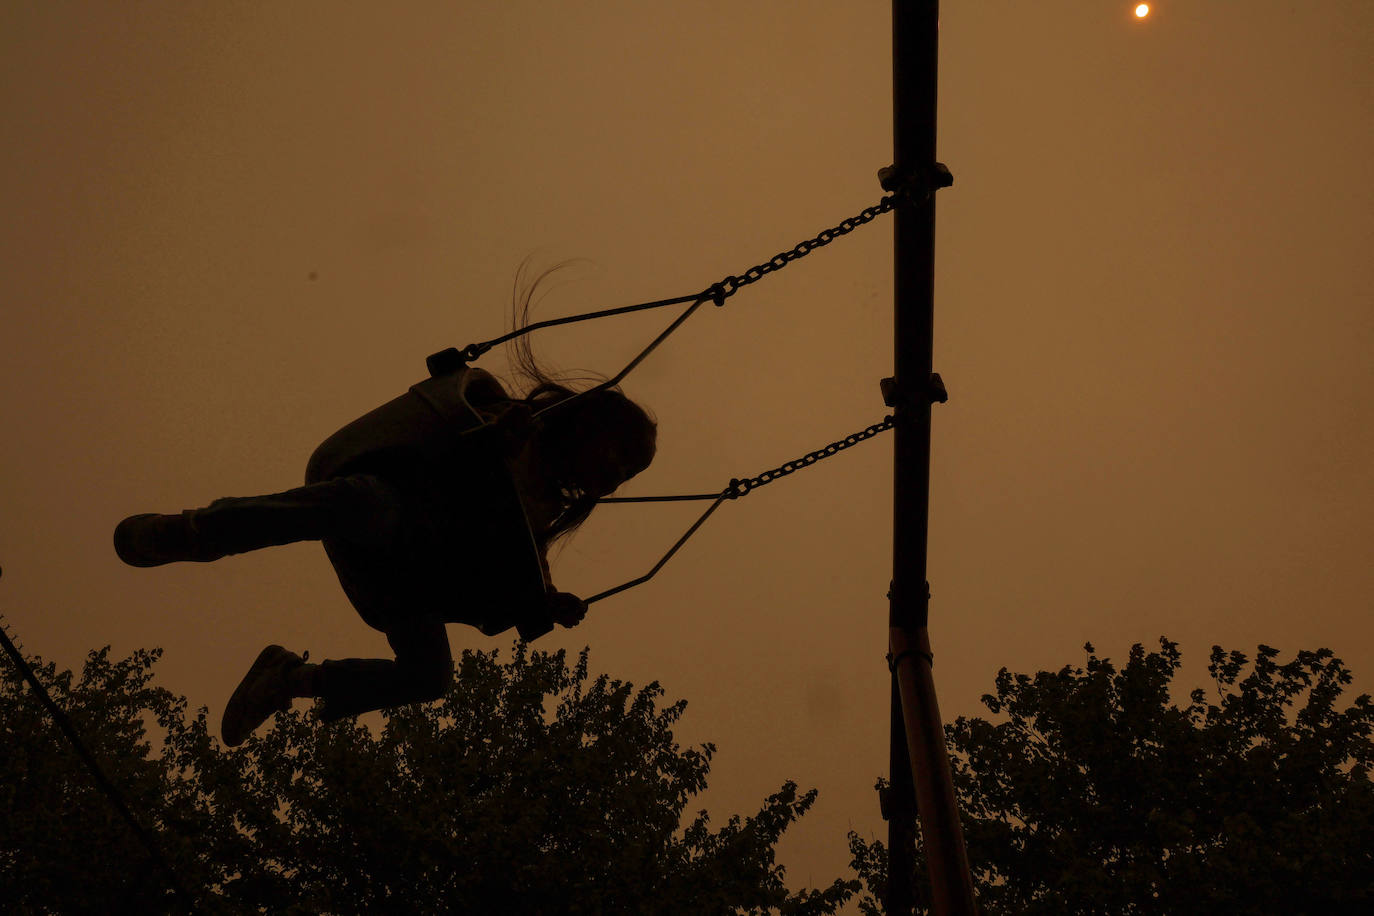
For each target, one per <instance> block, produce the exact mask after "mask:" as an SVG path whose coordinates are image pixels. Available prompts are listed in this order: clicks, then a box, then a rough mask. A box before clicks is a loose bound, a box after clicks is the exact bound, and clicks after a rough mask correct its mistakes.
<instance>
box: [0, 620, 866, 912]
mask: <svg viewBox="0 0 1374 916" xmlns="http://www.w3.org/2000/svg"><path fill="white" fill-rule="evenodd" d="M498 654H499V653H498V652H495V651H493V652H489V653H484V652H471V651H469V652H465V653H464V655H463V657H462V659H461V662H460V664H459V666H458V672H457V677H456V679H455V684H454V686H453V688H452V689H451V691H450V692H449V694H448V695H447V697H446V698H445V699H444V700H443V701H442V702H441V703H438V704H433V705H427V706H411V707H406V708H403V709H396V710H390V711H388V712H386V713H384V724H383V727H382V728H381V729H380V731H379V732H378V733H377V734H375V735H374V734H373V733H372V732H371V731H369V729H368V728H366V727H364V726H362V725H359V724H357V723H349V722H342V723H333V724H329V725H324V724H321V723H320V722H319V720H318V719H317V718H316V717H315V716H314V714H313V713H311V712H310V711H293V712H290V713H287V714H282V715H279V716H278V717H277V719H276V724H275V725H274V726H273V727H272V728H271V729H270V730H268V731H266V733H265V734H261V735H260V736H257V737H254V738H251V739H249V741H248V742H246V743H245V744H244V745H243V746H241V747H240V748H237V749H234V750H226V749H225V748H224V747H223V746H222V745H221V744H220V743H219V742H218V740H216V739H214V738H212V737H211V736H210V734H209V730H208V727H207V721H206V710H205V709H204V708H201V709H199V710H198V711H197V712H196V714H195V715H194V716H188V713H187V703H186V700H185V699H184V698H182V697H176V696H173V695H172V694H171V693H170V692H169V691H167V690H166V689H164V688H161V687H157V686H154V685H153V683H152V677H153V672H152V669H153V666H154V664H155V662H156V661H157V659H158V657H159V656H160V652H159V651H157V650H152V651H138V652H135V653H134V654H133V655H132V656H130V657H128V658H125V659H121V660H112V659H111V658H110V653H109V649H108V647H107V648H106V649H104V650H101V651H98V652H92V653H91V654H90V656H89V657H88V658H87V659H86V662H85V666H84V670H83V672H82V675H81V677H80V679H79V680H76V681H75V682H74V678H73V675H72V673H71V672H70V671H62V672H59V671H57V670H56V668H55V666H54V665H52V664H51V663H49V664H46V665H42V664H40V665H38V666H37V667H38V670H39V677H40V679H41V680H42V681H43V682H44V683H45V684H46V685H48V687H49V690H50V692H51V693H52V694H53V695H54V698H55V699H56V700H57V702H58V704H59V705H60V706H62V707H63V708H64V709H66V710H68V711H69V713H70V715H71V717H72V719H73V720H74V722H75V724H76V726H77V728H78V729H79V730H80V731H81V732H82V734H83V736H84V738H85V741H86V743H87V745H88V746H89V747H90V749H91V750H92V752H93V753H94V754H95V755H96V756H97V757H98V758H99V759H100V760H101V761H102V762H103V764H104V767H105V769H106V771H107V772H108V774H109V776H110V778H111V780H112V781H113V782H114V783H116V784H117V785H119V786H121V787H122V788H123V791H124V793H125V795H126V797H127V799H128V801H129V804H130V807H131V808H132V809H133V810H134V812H135V813H136V814H137V815H138V816H140V817H141V819H142V821H143V823H144V825H145V826H146V827H147V828H149V830H150V831H151V832H152V833H153V834H154V835H155V836H156V838H157V841H158V844H159V845H160V846H161V847H162V850H163V852H164V854H165V857H166V858H167V859H168V860H169V861H170V863H171V865H172V868H173V869H174V870H175V872H176V873H177V874H178V876H179V877H180V879H181V881H182V883H183V884H185V885H186V886H188V887H190V888H192V889H193V893H195V894H196V895H197V897H198V899H197V901H196V905H197V907H198V908H199V909H200V910H201V911H205V912H219V911H222V912H256V911H258V910H260V909H264V910H267V911H269V912H282V911H286V910H287V909H288V908H291V910H292V911H294V912H329V913H364V912H365V913H390V912H404V913H413V912H471V913H486V912H500V913H570V914H573V913H607V914H614V913H635V914H640V913H643V914H660V913H661V914H676V913H683V914H687V913H690V914H699V913H733V912H743V913H751V914H754V913H757V914H763V913H774V912H780V913H784V914H797V916H810V914H825V913H833V912H835V910H836V909H837V908H838V907H839V906H840V905H841V904H843V903H844V902H845V901H846V900H848V899H849V898H850V897H851V896H852V895H853V893H854V892H855V891H856V890H857V889H858V884H857V882H845V881H840V880H836V881H835V882H834V883H833V884H831V886H830V887H828V888H826V889H824V890H819V891H805V890H804V891H798V892H790V891H789V890H788V889H787V888H786V886H785V884H784V878H785V875H784V872H783V869H782V867H781V866H779V865H777V864H776V862H775V860H774V846H775V844H776V843H777V841H778V839H779V837H780V836H781V835H782V833H783V832H784V831H785V830H786V829H787V827H788V826H789V825H791V824H792V823H793V822H794V821H796V820H797V819H798V818H800V817H801V816H802V815H803V814H805V813H806V811H807V810H808V809H809V808H810V807H811V805H812V804H813V803H814V801H815V798H816V792H815V790H812V791H809V792H799V791H798V789H797V786H796V785H795V784H794V783H792V782H787V783H785V784H784V785H783V786H782V788H781V789H780V790H779V791H778V792H776V793H774V794H773V795H771V796H770V797H769V798H768V799H767V800H766V801H765V802H764V804H763V806H762V808H761V809H760V810H759V812H758V813H757V814H756V815H754V816H752V817H747V818H741V817H738V816H736V817H731V818H730V819H729V821H728V822H727V823H726V824H725V825H724V826H723V827H721V828H719V829H716V830H713V829H712V828H711V825H710V823H709V821H708V819H707V817H706V814H705V812H704V811H703V812H701V813H700V814H698V815H696V817H695V818H694V819H692V821H691V822H690V823H689V824H687V825H686V826H685V828H683V827H682V826H681V825H682V815H683V812H684V811H685V809H686V806H687V804H688V803H689V802H690V800H691V799H692V798H693V797H694V796H695V795H696V794H697V793H699V792H701V791H702V790H703V789H704V788H705V785H706V776H707V772H708V770H709V768H710V760H711V756H712V754H713V752H714V747H713V746H712V745H710V744H705V745H703V746H701V747H699V748H688V749H683V748H680V747H679V746H678V745H677V744H676V743H674V741H673V735H672V726H673V725H674V723H676V722H677V720H678V719H679V717H680V716H681V715H682V713H683V710H684V709H685V707H686V703H685V701H679V702H677V703H674V704H671V705H667V706H660V705H659V702H658V701H659V699H660V698H661V697H662V695H663V690H662V688H661V687H660V686H659V685H658V684H657V683H654V684H650V685H649V686H647V687H644V688H642V689H640V690H638V691H635V690H634V688H633V687H632V685H630V684H628V683H625V682H623V681H618V680H613V679H611V678H609V677H608V676H606V675H601V676H599V677H596V678H594V679H593V678H591V677H589V675H588V669H587V652H586V651H584V652H583V653H582V654H581V657H580V658H579V659H578V661H577V662H576V664H575V665H573V666H569V665H568V664H567V659H566V658H565V655H564V653H562V652H558V653H552V654H550V653H543V652H531V651H529V650H528V649H527V648H526V647H525V646H524V645H523V644H519V645H517V647H516V649H515V650H514V653H513V657H512V658H511V660H510V661H508V662H505V663H502V662H500V661H499V660H498ZM26 691H27V688H26V687H25V686H24V685H23V684H22V682H21V681H20V680H19V679H18V676H17V675H16V674H15V673H14V672H13V671H12V670H9V669H8V667H7V670H6V674H5V676H4V678H3V681H0V747H3V751H0V754H2V755H3V756H0V774H3V779H2V780H0V793H2V794H0V806H3V807H0V811H2V812H3V813H2V814H0V825H3V830H0V898H3V899H5V900H6V905H7V907H8V908H9V909H8V911H10V912H96V911H100V912H108V911H110V910H120V909H123V910H127V911H136V912H150V913H156V912H171V911H175V910H177V909H178V908H179V906H180V904H178V902H177V901H175V900H174V899H172V898H171V897H170V896H169V892H168V890H167V883H166V881H164V880H163V878H162V876H161V875H160V874H159V872H158V871H157V870H156V869H154V868H153V867H152V866H151V865H150V863H149V857H148V855H147V854H146V853H145V852H144V851H143V850H142V849H141V847H139V846H138V845H137V844H136V843H135V841H134V839H133V837H132V835H131V833H130V831H129V830H128V829H127V828H126V826H125V825H124V824H123V823H122V822H120V821H119V820H118V818H117V816H116V815H115V812H114V809H113V807H112V806H111V804H110V803H109V801H108V799H106V798H104V797H103V796H102V795H100V794H99V793H98V792H97V790H96V789H95V788H94V787H93V784H92V782H91V780H90V779H89V777H88V776H87V774H86V772H85V771H84V770H82V769H81V768H80V765H79V763H78V761H77V760H76V758H75V756H74V755H73V754H72V753H71V750H70V748H69V747H68V746H66V744H65V740H64V739H63V737H62V736H61V734H60V733H59V732H58V731H57V729H56V728H55V727H53V725H52V723H51V722H49V721H47V719H46V714H45V713H44V711H43V710H42V708H41V707H40V706H39V705H38V704H37V703H36V702H35V701H34V700H33V698H32V697H31V696H29V695H27V692H26ZM150 729H152V730H153V731H155V732H156V733H157V735H158V739H157V743H158V751H157V753H153V742H152V741H151V740H150V739H149V735H148V733H149V730H150Z"/></svg>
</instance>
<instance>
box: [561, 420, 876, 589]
mask: <svg viewBox="0 0 1374 916" xmlns="http://www.w3.org/2000/svg"><path fill="white" fill-rule="evenodd" d="M895 425H896V419H895V418H894V417H892V416H890V415H889V416H887V417H884V418H883V421H882V422H881V423H875V424H873V425H872V426H870V427H868V428H867V429H863V430H860V431H859V432H857V433H853V434H852V435H848V436H845V437H844V438H843V439H840V440H838V441H836V442H832V443H830V444H829V445H827V446H826V447H825V448H820V449H816V450H815V451H814V452H807V453H806V454H805V455H803V456H802V457H800V458H798V459H796V460H794V461H788V462H785V463H783V464H781V465H779V466H778V467H776V468H773V469H772V470H769V471H764V472H763V473H762V474H758V475H756V476H754V477H750V478H748V479H747V480H741V479H739V478H732V479H731V480H730V483H729V485H728V486H726V488H725V489H724V490H721V491H720V492H719V493H700V494H692V495H684V496H627V497H607V498H605V499H599V500H597V502H598V503H648V502H676V501H683V500H692V499H709V500H712V503H711V505H710V506H709V507H708V508H707V509H706V511H705V512H703V513H702V514H701V517H700V518H698V519H697V520H696V521H695V522H693V523H692V526H691V527H690V528H688V529H687V531H686V533H685V534H683V535H682V537H680V538H678V540H677V543H676V544H674V545H673V546H672V547H671V548H669V550H668V552H667V553H666V554H664V555H663V559H661V560H659V561H658V562H657V563H655V564H654V568H653V569H651V570H649V571H648V572H647V573H645V574H644V575H642V576H640V577H639V578H637V579H631V580H630V581H629V582H625V583H622V584H621V585H617V586H616V587H615V588H612V589H607V590H606V591H604V592H600V593H598V594H595V595H593V596H592V597H590V598H587V599H586V600H585V603H587V604H592V603H594V602H597V601H600V600H601V599H602V598H609V597H610V596H611V595H615V594H618V593H620V592H623V591H625V590H626V589H627V588H633V587H634V586H636V585H640V584H642V583H644V582H648V581H649V580H650V579H652V578H653V577H654V574H655V573H657V572H658V571H659V570H660V569H662V568H663V566H664V564H665V563H667V562H668V560H670V559H671V558H672V556H673V554H675V553H677V552H678V549H679V548H681V547H682V545H683V544H685V543H687V539H688V538H690V537H691V536H692V535H694V534H696V532H697V529H698V528H700V527H701V526H702V525H704V524H705V523H706V520H707V519H708V518H710V517H711V513H713V512H715V511H716V509H718V508H720V504H721V503H723V502H725V500H727V499H739V498H740V497H741V496H746V495H748V494H749V493H750V492H751V491H753V490H756V489H758V488H759V487H761V486H763V485H764V484H769V483H772V482H773V481H775V480H777V479H778V478H779V477H786V476H787V475H788V474H791V473H792V472H793V471H798V470H801V469H802V468H804V467H809V466H811V465H813V464H815V463H816V462H817V461H821V460H823V459H825V458H829V457H830V456H831V455H834V454H836V453H838V452H842V451H844V450H845V449H847V448H851V447H853V446H855V445H858V444H859V443H860V442H863V441H864V440H865V439H872V438H873V437H874V436H876V435H878V434H879V433H881V432H884V431H886V430H889V429H892V427H893V426H895Z"/></svg>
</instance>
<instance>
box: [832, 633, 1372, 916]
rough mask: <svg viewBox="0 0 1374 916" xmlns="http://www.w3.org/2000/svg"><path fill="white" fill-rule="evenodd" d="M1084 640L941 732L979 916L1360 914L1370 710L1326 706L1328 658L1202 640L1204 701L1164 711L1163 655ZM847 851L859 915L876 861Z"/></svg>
mask: <svg viewBox="0 0 1374 916" xmlns="http://www.w3.org/2000/svg"><path fill="white" fill-rule="evenodd" d="M1084 648H1085V649H1086V651H1087V655H1088V657H1087V662H1086V666H1085V667H1082V668H1080V667H1073V666H1066V667H1064V668H1062V669H1060V670H1059V671H1055V672H1050V671H1042V672H1040V673H1039V674H1036V675H1035V676H1033V677H1031V676H1028V675H1024V674H1015V675H1014V674H1011V673H1009V672H1008V671H1007V670H1006V669H1005V668H1004V669H1002V671H1001V672H1000V673H999V674H998V675H997V681H996V693H995V694H992V695H987V696H984V697H983V703H984V705H985V706H986V707H987V708H988V710H989V711H990V712H992V713H993V714H994V715H996V716H999V717H1000V718H1001V721H999V722H997V723H996V724H994V723H993V722H991V721H988V720H986V719H982V718H966V717H960V718H959V719H957V720H956V721H955V722H953V723H952V724H950V725H948V726H946V729H945V731H946V737H947V740H948V742H949V747H950V755H951V763H952V766H953V770H954V781H955V787H956V790H957V792H958V794H959V798H960V802H961V808H962V815H963V819H964V832H965V839H966V841H967V845H968V849H969V857H970V860H971V862H972V866H973V869H974V879H975V884H976V887H977V888H978V897H979V902H980V905H981V906H982V907H983V908H984V910H985V912H987V913H990V914H993V913H1056V914H1058V913H1315V912H1322V913H1328V912H1341V913H1344V912H1368V911H1369V909H1368V907H1369V904H1370V903H1371V902H1374V784H1372V783H1371V781H1370V766H1371V762H1374V743H1371V730H1372V729H1374V706H1371V703H1370V698H1369V696H1368V695H1362V696H1359V697H1357V698H1356V699H1355V700H1354V701H1353V702H1351V703H1349V704H1348V705H1345V706H1344V707H1342V705H1341V704H1340V703H1339V702H1338V701H1339V700H1340V699H1341V694H1342V690H1343V688H1345V687H1346V686H1348V685H1349V684H1350V683H1351V673H1350V671H1349V670H1348V669H1347V668H1346V667H1345V666H1344V664H1343V663H1342V662H1341V660H1340V659H1338V658H1336V657H1335V656H1334V655H1333V654H1332V652H1331V651H1330V650H1329V649H1321V650H1318V651H1302V652H1299V653H1298V654H1297V656H1296V657H1295V658H1294V659H1293V660H1292V661H1289V662H1286V663H1282V664H1281V663H1280V662H1279V661H1278V655H1279V653H1278V650H1277V649H1273V648H1271V647H1269V646H1264V645H1261V646H1260V647H1259V650H1258V652H1257V653H1256V655H1255V658H1254V660H1253V663H1252V662H1251V661H1250V659H1249V658H1247V656H1246V655H1244V654H1243V653H1240V652H1235V651H1232V652H1227V651H1224V650H1222V649H1221V648H1220V647H1213V649H1212V655H1211V662H1210V664H1209V666H1208V671H1209V672H1210V673H1211V676H1212V679H1213V681H1214V685H1215V696H1213V697H1212V698H1211V699H1209V696H1208V692H1207V691H1204V690H1202V689H1197V690H1194V691H1192V692H1191V694H1189V696H1188V701H1187V702H1186V703H1181V704H1175V703H1172V702H1171V694H1170V686H1171V683H1172V681H1173V678H1174V676H1175V674H1176V673H1177V672H1178V670H1179V667H1180V664H1181V655H1180V653H1179V650H1178V646H1177V644H1175V643H1172V642H1169V641H1168V640H1165V639H1161V640H1160V649H1159V651H1158V652H1148V653H1147V652H1146V651H1145V650H1144V649H1143V648H1142V647H1141V646H1139V645H1136V646H1135V647H1134V648H1132V650H1131V653H1130V658H1129V660H1128V661H1127V663H1126V665H1125V667H1123V668H1121V669H1119V670H1118V668H1117V667H1116V666H1115V665H1113V664H1112V662H1111V661H1110V660H1109V659H1105V658H1099V657H1098V656H1097V655H1096V654H1095V652H1094V650H1093V647H1092V646H1091V645H1087V646H1085V647H1084ZM850 842H851V849H852V852H853V853H854V856H855V864H856V867H857V868H858V870H859V871H860V873H861V874H862V875H863V877H864V878H865V880H866V882H867V884H868V886H869V889H870V893H869V895H868V897H867V899H866V901H865V902H864V903H863V908H864V912H865V913H876V912H878V910H877V909H876V902H875V900H874V893H875V892H876V891H877V890H878V889H880V888H882V887H883V886H885V879H886V861H887V860H886V850H884V849H882V848H881V844H880V843H873V844H869V843H866V842H864V841H863V840H862V839H861V838H859V837H857V836H854V835H852V834H851V838H850ZM917 860H918V863H920V862H921V856H920V855H919V853H918V855H917ZM919 867H923V865H920V866H919ZM915 880H917V881H918V882H922V883H924V875H920V874H918V875H917V876H915ZM1361 904H1363V906H1361Z"/></svg>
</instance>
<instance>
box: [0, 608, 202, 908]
mask: <svg viewBox="0 0 1374 916" xmlns="http://www.w3.org/2000/svg"><path fill="white" fill-rule="evenodd" d="M0 642H3V643H4V646H5V652H6V653H8V654H9V657H10V661H12V662H13V663H14V666H15V667H16V668H18V669H19V673H20V674H22V675H23V676H24V679H25V680H26V681H28V682H29V686H30V687H32V688H33V691H34V693H35V694H37V696H38V700H39V702H40V703H42V704H43V707H44V708H45V709H47V711H48V715H50V716H51V717H52V719H53V721H54V722H56V723H57V726H58V728H60V729H61V730H62V733H63V734H64V735H66V736H67V740H68V741H69V742H71V745H72V747H73V748H75V749H76V753H77V755H78V756H79V757H80V758H81V759H82V761H83V762H84V763H85V764H86V768H87V769H88V770H90V772H91V775H92V776H93V777H94V778H95V781H96V783H97V785H99V787H100V789H101V791H103V792H104V793H105V795H106V797H107V798H109V799H110V802H111V803H112V804H113V805H114V806H115V808H116V810H118V811H119V814H120V816H121V817H123V818H124V821H125V823H127V824H128V825H129V828H130V829H131V830H133V832H134V836H135V837H137V838H138V842H139V843H140V844H141V845H142V846H143V848H144V849H145V850H146V851H147V853H148V855H149V856H150V857H151V858H152V859H153V860H154V861H155V862H157V864H158V865H159V866H160V867H161V868H162V870H163V871H164V872H166V874H167V880H168V881H169V882H170V883H171V885H172V889H173V890H174V891H176V892H177V894H178V895H179V896H180V897H181V900H182V902H183V903H184V904H186V907H187V910H188V911H189V912H195V898H194V897H192V896H191V895H190V893H189V892H187V890H186V888H184V887H183V886H182V885H181V882H180V881H179V880H178V879H177V875H176V872H174V871H173V870H172V866H171V865H170V864H168V862H167V860H166V859H165V858H163V856H162V852H161V850H159V849H158V847H157V844H156V843H154V842H153V838H152V836H151V835H150V834H149V833H148V832H147V831H146V830H144V829H143V827H142V825H141V824H139V822H138V821H137V820H136V819H135V818H134V815H133V812H132V811H130V810H129V806H128V804H126V803H125V801H124V796H123V795H122V794H121V793H120V791H119V789H118V788H117V787H116V786H115V784H114V783H112V782H110V780H109V779H108V778H107V777H106V776H105V773H104V771H102V770H101V769H100V764H99V763H97V762H96V759H95V757H94V756H93V755H92V754H91V752H90V751H89V750H87V749H86V745H85V744H83V743H82V742H81V738H80V737H79V736H78V735H77V733H76V729H75V728H73V727H72V724H71V721H70V720H68V718H67V715H66V713H64V712H62V710H61V709H60V708H58V705H57V704H56V703H54V702H53V699H52V697H51V696H49V695H48V691H47V689H46V688H45V687H44V686H43V685H42V683H41V682H39V680H38V677H37V676H36V675H35V674H34V673H33V668H31V667H30V666H29V663H28V660H27V659H25V658H24V656H23V655H22V654H20V652H19V650H18V649H16V648H15V646H14V643H12V642H10V638H9V635H8V634H7V633H6V632H5V630H4V629H3V628H0Z"/></svg>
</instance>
